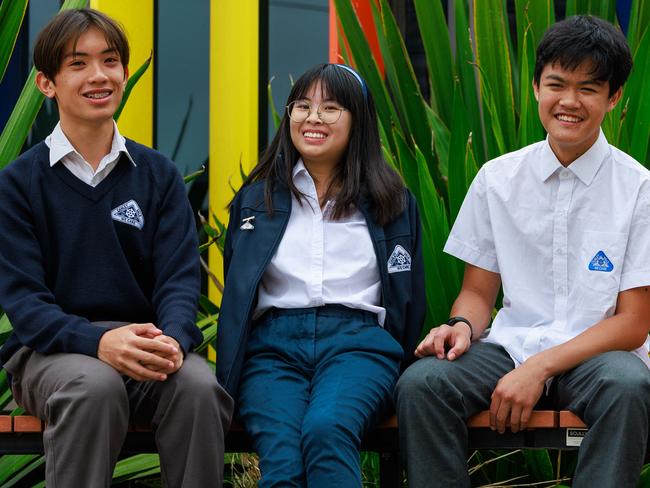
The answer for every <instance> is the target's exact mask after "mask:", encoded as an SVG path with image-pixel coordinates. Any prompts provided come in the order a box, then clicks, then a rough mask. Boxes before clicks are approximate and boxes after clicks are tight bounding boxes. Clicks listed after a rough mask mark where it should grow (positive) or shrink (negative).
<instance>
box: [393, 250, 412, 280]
mask: <svg viewBox="0 0 650 488" xmlns="http://www.w3.org/2000/svg"><path fill="white" fill-rule="evenodd" d="M402 271H411V255H410V254H409V253H408V251H407V250H406V249H404V248H403V247H402V246H400V245H399V244H397V245H396V246H395V249H393V252H392V253H391V254H390V257H389V258H388V272H389V273H400V272H402Z"/></svg>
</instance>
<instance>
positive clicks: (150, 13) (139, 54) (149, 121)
mask: <svg viewBox="0 0 650 488" xmlns="http://www.w3.org/2000/svg"><path fill="white" fill-rule="evenodd" d="M90 6H91V7H92V8H95V9H97V10H101V11H102V12H105V13H106V14H108V15H110V16H111V17H113V18H114V19H116V20H118V21H119V22H120V23H121V24H122V26H123V27H124V30H125V31H126V35H127V37H128V38H129V45H130V47H131V59H130V61H129V72H131V73H134V72H135V71H136V70H137V69H138V68H139V67H140V66H141V65H142V63H144V61H145V60H146V59H147V58H148V57H149V54H150V53H151V52H152V51H153V44H154V0H137V1H134V0H90ZM153 76H154V75H153V63H152V64H151V65H150V66H149V69H148V70H147V72H146V73H145V74H144V76H143V77H142V78H140V81H138V83H137V84H136V85H135V88H134V89H133V91H132V92H131V95H130V98H129V102H128V103H127V104H126V106H125V108H124V111H123V112H122V115H121V116H120V132H121V133H122V134H123V135H124V136H126V137H129V138H131V139H133V140H135V141H138V142H139V143H141V144H145V145H147V146H152V145H153V125H154V120H153Z"/></svg>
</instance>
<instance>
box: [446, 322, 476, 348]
mask: <svg viewBox="0 0 650 488" xmlns="http://www.w3.org/2000/svg"><path fill="white" fill-rule="evenodd" d="M458 322H463V323H465V324H467V326H468V327H469V342H472V341H473V340H474V327H472V324H471V322H470V321H469V320H467V319H466V318H465V317H461V316H458V317H449V320H447V325H451V326H452V327H453V326H454V324H457V323H458Z"/></svg>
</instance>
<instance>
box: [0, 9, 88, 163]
mask: <svg viewBox="0 0 650 488" xmlns="http://www.w3.org/2000/svg"><path fill="white" fill-rule="evenodd" d="M3 3H7V2H3ZM9 3H11V2H9ZM85 5H86V0H65V2H64V3H63V6H62V7H61V10H66V9H70V8H81V7H84V6H85ZM35 79H36V70H35V69H34V68H32V70H31V72H30V73H29V77H28V78H27V82H26V83H25V86H24V87H23V90H22V92H21V93H20V96H19V97H18V101H17V102H16V106H15V107H14V110H13V112H11V115H10V116H9V120H8V121H7V125H5V127H4V129H3V131H2V134H1V135H0V169H2V168H4V167H5V166H6V165H7V164H9V163H10V162H11V161H13V160H14V159H16V157H17V156H18V154H20V150H21V149H22V147H23V144H24V143H25V139H27V134H28V133H29V129H30V128H31V127H32V124H33V123H34V119H35V118H36V115H37V114H38V111H39V109H40V108H41V105H42V104H43V99H44V97H43V94H41V92H39V91H38V88H36V85H35V83H34V80H35Z"/></svg>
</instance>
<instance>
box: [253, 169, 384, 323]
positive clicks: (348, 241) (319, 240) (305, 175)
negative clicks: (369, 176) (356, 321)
mask: <svg viewBox="0 0 650 488" xmlns="http://www.w3.org/2000/svg"><path fill="white" fill-rule="evenodd" d="M293 181H294V183H295V185H296V187H297V188H298V190H300V191H301V192H302V193H304V194H305V195H306V196H307V201H308V202H305V201H304V199H303V200H302V205H301V204H300V202H299V201H298V200H297V199H296V198H295V196H293V195H291V215H290V216H289V223H288V224H287V229H286V231H285V233H284V235H283V237H282V241H281V242H280V245H279V246H278V249H277V251H276V253H275V255H274V256H273V258H272V259H271V262H270V263H269V265H268V267H267V268H266V271H265V272H264V275H263V276H262V280H261V282H260V286H259V291H258V292H259V294H258V302H257V308H256V309H255V313H254V318H257V317H259V316H260V315H262V314H263V313H264V312H265V311H266V310H268V309H269V308H271V307H277V308H306V307H318V306H321V305H326V304H339V305H345V306H347V307H351V308H356V309H361V310H368V311H370V312H372V313H375V314H377V321H378V322H379V324H380V325H383V323H384V319H385V317H386V310H385V309H384V308H383V307H381V306H379V304H380V300H381V281H380V276H379V268H378V266H377V256H376V254H375V250H374V248H373V245H372V241H371V239H370V233H369V232H368V225H367V224H366V219H365V218H364V217H363V215H362V214H361V212H360V211H359V210H358V209H356V208H355V209H354V211H353V212H352V213H351V214H350V215H348V216H346V217H343V218H341V219H339V220H331V219H330V218H328V209H329V208H331V204H332V202H331V201H330V202H328V203H327V204H326V205H325V208H324V209H323V210H321V208H320V205H319V204H318V196H317V194H316V185H315V184H314V180H313V179H312V177H311V175H310V174H309V172H308V171H307V169H306V168H305V166H304V164H303V162H302V160H299V161H298V162H297V163H296V165H295V166H294V169H293Z"/></svg>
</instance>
